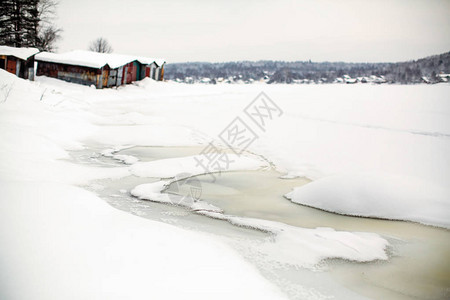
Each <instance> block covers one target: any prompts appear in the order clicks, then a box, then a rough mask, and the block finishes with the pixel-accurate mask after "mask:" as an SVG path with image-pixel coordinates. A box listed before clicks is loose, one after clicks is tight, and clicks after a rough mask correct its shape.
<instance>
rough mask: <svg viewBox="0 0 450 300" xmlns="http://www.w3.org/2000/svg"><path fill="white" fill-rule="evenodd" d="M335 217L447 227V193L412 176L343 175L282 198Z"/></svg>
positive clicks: (449, 216) (449, 213) (449, 205)
mask: <svg viewBox="0 0 450 300" xmlns="http://www.w3.org/2000/svg"><path fill="white" fill-rule="evenodd" d="M285 196H286V197H287V198H288V199H290V200H291V201H292V202H295V203H299V204H304V205H308V206H312V207H316V208H320V209H323V210H326V211H331V212H335V213H339V214H345V215H352V216H361V217H375V218H381V219H391V220H403V221H413V222H418V223H423V224H427V225H434V226H439V227H444V228H450V190H449V189H445V188H443V187H441V186H437V185H434V184H431V183H429V182H424V181H423V180H419V179H417V178H414V177H405V176H402V177H399V176H392V175H389V174H346V175H336V176H329V177H325V178H322V179H319V180H316V181H313V182H311V183H309V184H307V185H304V186H301V187H298V188H295V189H294V190H293V191H292V192H290V193H288V194H286V195H285Z"/></svg>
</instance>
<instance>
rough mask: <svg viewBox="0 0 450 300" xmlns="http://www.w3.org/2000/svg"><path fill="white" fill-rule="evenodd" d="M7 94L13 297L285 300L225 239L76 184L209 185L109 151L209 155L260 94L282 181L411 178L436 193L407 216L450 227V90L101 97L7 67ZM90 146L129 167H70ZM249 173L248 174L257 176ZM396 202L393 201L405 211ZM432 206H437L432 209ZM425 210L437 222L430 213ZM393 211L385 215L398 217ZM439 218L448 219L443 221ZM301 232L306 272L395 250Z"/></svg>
mask: <svg viewBox="0 0 450 300" xmlns="http://www.w3.org/2000/svg"><path fill="white" fill-rule="evenodd" d="M0 83H1V87H2V90H1V91H0V102H2V103H0V126H1V127H0V128H1V129H0V138H1V140H2V146H1V147H0V153H1V159H0V187H1V190H2V199H1V201H0V205H1V218H0V219H1V221H0V224H1V227H0V228H1V229H0V242H1V244H2V245H3V246H2V247H1V248H0V257H1V258H0V259H1V266H2V269H3V270H6V271H2V273H1V274H0V276H1V277H2V278H1V280H0V285H1V286H0V291H1V292H0V293H3V294H4V295H5V296H6V297H7V299H23V298H33V299H60V298H65V299H80V298H89V297H91V298H94V299H98V298H100V299H123V298H133V299H141V298H146V297H152V296H153V297H162V298H179V297H180V295H183V297H184V298H192V299H199V298H205V299H208V298H211V297H214V298H231V297H234V298H256V297H257V298H267V299H273V298H277V297H281V298H282V297H284V295H283V294H282V293H281V292H280V291H279V290H278V289H277V288H276V287H275V286H274V285H272V284H271V283H270V282H268V281H267V280H266V279H265V278H264V277H263V276H261V275H260V274H259V272H258V271H257V270H256V269H255V268H254V267H253V266H252V265H251V264H249V263H248V262H247V261H246V260H244V259H243V258H242V257H240V256H239V254H237V253H236V252H235V251H234V250H233V249H231V248H229V247H228V246H227V245H225V244H224V243H222V242H221V241H220V240H219V239H215V238H213V237H211V236H205V235H202V234H201V233H196V232H191V231H187V230H183V229H180V228H175V227H172V226H169V225H166V224H161V223H157V222H152V221H149V220H144V219H140V218H137V217H134V216H131V215H128V214H125V213H123V212H120V211H117V210H115V209H113V208H112V207H110V206H108V205H107V204H106V203H104V202H103V201H102V200H101V199H99V198H98V197H97V196H96V195H95V194H93V193H91V192H87V191H85V190H83V189H81V188H80V187H79V186H80V185H86V184H88V183H89V182H90V181H92V180H97V179H102V178H123V177H125V176H130V175H132V174H134V175H138V176H155V177H162V178H167V177H173V175H176V174H174V172H175V171H176V172H175V173H177V172H178V171H180V170H179V169H178V168H180V167H181V168H182V169H183V167H186V168H188V169H189V170H183V171H185V172H191V173H192V172H194V173H196V174H200V173H199V172H198V171H197V170H196V169H195V167H193V166H192V165H191V163H192V161H189V163H187V164H186V163H180V162H179V161H173V160H172V161H171V160H169V163H170V165H167V166H166V167H167V168H166V167H165V165H164V161H159V162H158V161H157V162H148V163H147V162H138V161H137V160H136V159H133V157H131V156H116V157H114V154H113V152H114V151H109V152H108V149H121V148H123V147H127V146H131V145H137V146H187V145H191V146H192V145H197V146H198V145H199V144H201V145H207V143H208V142H209V141H210V139H211V138H216V137H217V135H218V134H219V133H220V132H222V131H223V129H224V128H225V127H226V126H227V125H228V124H229V123H230V122H231V121H232V120H233V119H234V118H235V117H236V116H242V114H243V113H242V110H243V108H244V107H246V105H247V104H248V103H249V102H251V101H252V100H253V98H254V97H255V96H256V95H257V94H258V93H259V92H260V91H262V90H264V91H265V92H266V93H267V94H268V95H269V97H271V98H272V100H273V101H274V102H276V103H277V105H279V106H280V107H281V108H282V109H283V111H284V114H283V115H282V116H281V117H280V118H278V119H276V120H272V121H271V122H270V124H268V126H267V129H266V131H265V132H258V138H257V139H256V140H255V141H254V143H253V144H251V145H250V147H249V150H251V151H252V152H255V153H257V154H260V155H263V156H264V157H265V158H266V159H267V160H269V161H271V162H273V163H274V164H275V166H276V167H277V168H278V169H279V170H280V171H281V172H283V173H286V177H295V176H306V177H308V178H310V179H313V180H316V179H320V178H324V179H326V178H327V177H328V176H329V175H334V176H338V177H339V176H341V175H342V174H346V173H348V172H365V173H370V174H372V176H373V174H380V173H381V174H395V176H397V177H396V178H405V176H408V177H414V178H415V180H418V181H420V182H421V183H424V185H422V190H425V192H424V194H427V192H426V191H429V193H428V194H427V197H418V198H417V199H415V201H414V203H416V204H417V205H411V206H410V207H409V212H408V214H409V215H417V216H418V218H417V220H416V219H414V220H416V221H419V222H421V220H422V219H424V218H425V217H426V222H425V223H428V224H435V223H436V222H440V223H442V218H444V219H445V216H449V211H448V207H449V201H450V197H447V196H448V195H450V194H449V190H448V186H447V178H448V176H449V175H450V157H449V155H448V153H450V138H449V136H450V126H449V121H448V120H449V115H450V102H449V101H448V100H449V99H448V91H449V89H450V87H449V86H448V85H436V86H431V87H430V86H370V85H367V86H363V85H361V86H354V87H349V86H341V85H336V86H334V85H329V86H285V85H275V86H268V85H257V84H255V85H218V86H204V85H202V86H195V85H182V84H167V83H154V82H151V81H144V82H141V83H139V84H138V85H136V86H128V87H124V88H119V89H117V90H116V89H111V90H95V89H91V88H89V87H83V86H78V85H74V84H68V83H64V82H60V81H57V80H53V79H47V78H38V80H37V82H34V83H31V82H27V81H23V80H20V79H17V78H16V77H14V76H12V75H10V74H7V73H5V72H3V71H1V70H0ZM88 145H96V146H98V145H104V146H105V149H104V150H106V152H103V153H104V155H112V157H113V158H116V159H118V160H122V161H125V162H128V163H129V164H131V167H128V166H125V165H123V166H110V167H99V166H92V165H87V164H83V163H76V162H74V161H73V160H72V159H71V157H70V156H69V154H68V151H70V150H81V149H83V148H84V147H86V146H88ZM111 147H112V148H111ZM166 162H167V161H166ZM245 163H247V165H246V166H245V167H244V168H241V169H254V168H255V167H257V166H259V165H258V164H252V163H250V162H248V161H247V162H245ZM245 163H244V165H245ZM155 168H156V169H155ZM427 182H430V185H427V184H426V183H427ZM313 183H314V182H313ZM372 183H373V181H370V180H369V181H367V182H366V181H365V182H363V184H364V189H365V192H364V193H362V195H366V194H369V195H372V194H373V192H374V191H379V190H380V189H383V188H386V187H387V188H389V189H396V188H402V187H403V185H399V184H397V183H396V182H395V181H390V182H389V185H383V182H382V183H380V184H372ZM338 184H340V183H339V181H338ZM431 187H438V189H439V191H440V192H439V193H434V192H433V191H435V190H436V189H434V188H433V189H431ZM300 189H301V188H300ZM349 189H350V190H349ZM349 189H345V190H344V192H345V193H340V190H336V189H332V188H331V189H330V190H331V191H332V193H333V195H334V196H335V198H333V199H339V201H340V203H342V204H343V205H342V206H341V205H338V207H340V208H342V209H343V210H345V211H343V212H344V213H345V212H348V211H347V210H348V209H353V208H354V206H353V205H350V206H346V205H344V204H345V201H347V199H348V198H350V199H351V200H352V201H362V200H366V199H367V198H365V197H364V199H356V200H355V198H352V197H346V196H347V195H348V193H350V195H352V196H354V195H359V194H358V193H355V192H354V191H352V186H350V187H349ZM358 189H359V186H358ZM428 189H429V190H428ZM320 190H321V191H322V189H320ZM326 191H327V190H325V192H326ZM152 192H159V191H153V190H152ZM288 192H289V191H288V190H287V191H285V193H288ZM389 195H391V194H389ZM395 195H396V194H395V193H394V194H393V196H392V197H391V198H389V199H390V201H393V202H395V201H396V200H398V198H396V196H395ZM327 196H330V193H328V194H327ZM344 196H345V198H344ZM333 199H332V200H330V201H333ZM402 199H403V198H402ZM436 199H438V200H439V203H441V204H442V205H441V206H438V207H436V206H432V205H428V204H431V203H434V202H433V201H435V200H436ZM286 201H287V200H286ZM336 201H337V200H336ZM374 201H376V199H375V200H374ZM403 201H407V200H404V199H403ZM298 202H301V200H300V201H298ZM336 203H337V202H336ZM369 204H372V203H369ZM308 205H311V206H314V203H311V202H308ZM323 205H327V204H323ZM317 206H318V207H320V205H317ZM427 206H428V208H429V211H430V212H431V213H427V214H423V215H422V213H423V212H424V211H423V207H427ZM346 207H347V209H346ZM364 207H369V208H370V207H371V206H370V205H366V206H364ZM321 208H323V207H321ZM384 209H385V211H380V212H378V213H379V214H381V215H383V214H386V215H387V214H388V213H391V211H386V210H389V207H388V208H384ZM330 210H333V209H332V208H330ZM436 210H439V218H434V216H436V214H434V212H435V211H436ZM340 212H342V211H340ZM348 213H351V212H348ZM375 216H376V215H375ZM430 216H431V217H430ZM388 217H389V216H388ZM430 218H431V220H430ZM447 219H448V218H447ZM237 220H239V222H241V221H242V222H243V223H245V222H247V223H248V220H245V219H244V220H241V219H234V221H237ZM436 220H437V221H436ZM434 221H436V222H434ZM440 223H439V224H440ZM254 224H256V223H254ZM258 224H261V223H258ZM266 224H270V225H271V226H270V227H271V228H272V229H273V228H274V227H277V226H278V225H277V226H272V225H273V224H272V223H266ZM439 224H438V225H439ZM247 225H248V224H247ZM248 226H250V225H248ZM252 226H254V227H255V226H256V225H252ZM258 226H260V225H258ZM287 228H288V227H284V225H279V226H278V229H277V230H278V231H280V232H284V234H280V235H279V237H280V239H291V240H295V239H296V238H298V236H295V232H296V231H289V230H287ZM269 231H270V230H269ZM297 233H298V234H304V235H305V236H310V239H309V242H308V243H306V244H305V249H308V250H307V251H306V252H305V253H309V254H308V255H310V257H312V258H313V259H312V260H308V259H307V258H305V257H302V259H303V260H302V262H303V263H304V265H305V266H307V265H308V264H310V263H312V264H314V263H317V262H318V261H320V260H321V259H324V258H327V257H343V258H346V259H350V260H352V259H354V260H360V261H368V260H373V259H386V258H387V256H386V254H385V253H384V252H383V249H384V248H385V246H386V245H387V243H386V241H385V240H384V239H383V238H381V237H380V236H379V235H377V234H362V235H358V234H357V235H353V237H354V238H355V239H349V237H350V236H352V233H347V232H339V231H333V230H324V229H320V230H318V232H317V233H318V234H319V236H321V237H322V238H324V237H326V238H329V237H332V240H333V241H332V242H330V240H328V243H325V244H323V245H322V246H323V247H324V249H325V248H327V249H325V250H324V251H322V250H323V249H322V250H320V247H319V248H317V247H318V245H315V244H317V243H316V242H317V241H316V239H317V238H319V237H317V236H316V235H315V234H314V230H311V231H309V230H306V231H302V232H301V233H299V232H297ZM292 234H294V236H292ZM356 238H360V239H359V240H356ZM340 240H342V241H346V242H348V243H352V241H353V242H355V243H356V244H354V246H355V247H359V248H358V253H357V255H356V254H355V255H352V254H351V251H350V252H348V249H346V248H345V247H344V248H342V249H341V250H339V253H341V255H335V253H333V251H329V249H328V248H333V246H332V244H333V243H338V244H339V241H340ZM360 242H361V243H362V244H359V243H360ZM344 244H345V243H344ZM370 245H372V248H370ZM300 246H301V245H300ZM308 247H310V248H308ZM180 249H183V251H182V255H180ZM272 250H273V251H275V252H276V249H272ZM308 251H309V252H308ZM380 251H381V252H380ZM290 255H293V254H292V253H291V254H290ZM187 258H188V259H187ZM224 283H226V284H224ZM74 286H76V287H77V288H74ZM25 287H26V288H25ZM74 290H76V291H77V292H78V294H76V293H74ZM3 294H2V295H3Z"/></svg>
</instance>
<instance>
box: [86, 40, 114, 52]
mask: <svg viewBox="0 0 450 300" xmlns="http://www.w3.org/2000/svg"><path fill="white" fill-rule="evenodd" d="M89 50H91V51H94V52H100V53H111V52H113V48H112V47H111V45H110V44H109V43H108V41H107V40H106V39H105V38H102V37H99V38H98V39H96V40H95V41H92V42H91V44H90V45H89Z"/></svg>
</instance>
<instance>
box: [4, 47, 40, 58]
mask: <svg viewBox="0 0 450 300" xmlns="http://www.w3.org/2000/svg"><path fill="white" fill-rule="evenodd" d="M36 53H39V50H38V49H37V48H25V47H24V48H16V47H9V46H0V55H8V56H15V57H17V58H20V59H23V60H27V59H28V58H29V57H30V56H33V55H35V54H36Z"/></svg>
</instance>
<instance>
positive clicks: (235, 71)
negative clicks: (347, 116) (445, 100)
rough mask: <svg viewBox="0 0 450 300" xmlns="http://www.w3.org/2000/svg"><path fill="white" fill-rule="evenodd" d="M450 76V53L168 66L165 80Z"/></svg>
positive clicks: (299, 80)
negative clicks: (377, 59) (395, 59)
mask: <svg viewBox="0 0 450 300" xmlns="http://www.w3.org/2000/svg"><path fill="white" fill-rule="evenodd" d="M443 73H445V74H448V73H450V52H447V53H444V54H440V55H434V56H430V57H426V58H422V59H418V60H413V61H406V62H399V63H345V62H320V63H319V62H311V61H297V62H285V61H255V62H252V61H240V62H226V63H204V62H192V63H173V64H166V67H165V78H166V79H168V80H176V81H182V82H205V83H208V82H209V83H216V82H218V81H224V82H245V83H249V82H254V81H266V82H268V83H312V82H316V83H318V82H321V83H332V82H349V83H350V82H351V81H350V80H348V81H347V80H346V79H345V78H347V79H349V78H350V79H353V78H354V79H357V78H358V81H362V82H364V81H365V80H366V79H369V78H370V77H372V78H378V79H380V78H382V81H380V80H378V81H379V83H380V82H387V83H402V84H409V83H421V82H428V83H434V82H439V81H442V76H439V74H443Z"/></svg>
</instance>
